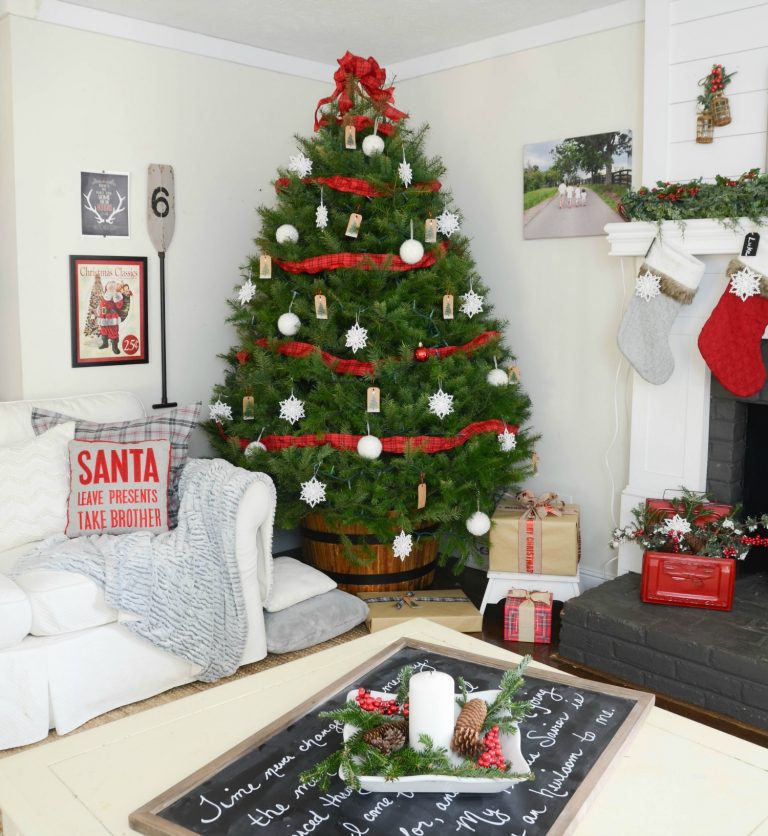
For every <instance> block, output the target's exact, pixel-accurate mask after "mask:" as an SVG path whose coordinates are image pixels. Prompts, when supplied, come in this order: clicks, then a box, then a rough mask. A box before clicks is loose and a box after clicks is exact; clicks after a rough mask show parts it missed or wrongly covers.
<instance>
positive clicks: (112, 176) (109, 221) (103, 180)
mask: <svg viewBox="0 0 768 836" xmlns="http://www.w3.org/2000/svg"><path fill="white" fill-rule="evenodd" d="M128 181H129V175H128V174H127V173H126V172H120V171H81V172H80V229H81V233H82V234H83V235H100V236H102V237H111V238H128V237H129V235H130V230H129V217H130V212H129V203H128Z"/></svg>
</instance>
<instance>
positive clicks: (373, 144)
mask: <svg viewBox="0 0 768 836" xmlns="http://www.w3.org/2000/svg"><path fill="white" fill-rule="evenodd" d="M378 130H379V120H378V119H377V120H376V121H375V122H374V124H373V133H372V134H370V135H369V136H367V137H366V138H365V139H364V140H363V154H365V156H366V157H375V156H376V154H381V153H382V152H383V151H384V140H383V139H382V138H381V137H380V136H379V134H378Z"/></svg>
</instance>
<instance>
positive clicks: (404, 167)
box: [397, 149, 413, 189]
mask: <svg viewBox="0 0 768 836" xmlns="http://www.w3.org/2000/svg"><path fill="white" fill-rule="evenodd" d="M397 176H398V177H399V178H400V180H401V182H402V184H403V185H404V186H405V188H406V189H407V188H408V186H410V185H411V183H412V182H413V169H412V168H411V164H410V163H409V162H408V160H406V159H405V149H403V161H402V162H401V163H400V165H399V166H398V167H397Z"/></svg>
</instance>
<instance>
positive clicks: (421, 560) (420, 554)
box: [301, 514, 437, 592]
mask: <svg viewBox="0 0 768 836" xmlns="http://www.w3.org/2000/svg"><path fill="white" fill-rule="evenodd" d="M341 533H343V534H345V535H346V536H347V537H348V538H349V539H350V540H351V541H352V544H353V549H354V550H355V552H356V553H357V554H359V555H360V559H361V560H362V561H365V562H364V563H360V564H358V565H356V564H354V563H350V562H349V560H347V558H346V556H345V554H344V548H343V546H342V544H341V537H340V536H339V535H340V534H341ZM415 533H418V534H419V535H421V536H419V537H416V536H414V538H413V540H414V542H413V550H412V551H411V553H410V554H409V555H408V557H407V558H406V559H405V560H400V558H399V557H395V556H394V554H392V542H391V541H389V542H387V543H382V542H381V541H380V540H378V539H377V537H376V535H374V534H371V532H370V531H369V530H368V529H367V528H365V527H364V526H362V525H346V526H330V525H328V524H327V523H326V521H325V519H324V518H323V516H322V515H321V514H307V516H306V517H305V518H304V523H303V525H302V528H301V534H302V548H303V551H304V559H305V560H307V561H308V562H309V563H311V564H312V565H313V566H314V567H315V568H317V569H319V570H320V571H321V572H325V574H326V575H329V576H330V577H332V578H333V579H334V580H335V581H336V583H337V584H338V585H339V588H340V589H345V590H346V591H347V592H377V591H379V590H381V591H384V590H406V589H426V588H427V587H429V586H430V585H431V584H432V581H433V580H434V577H435V567H436V566H437V539H436V538H435V537H434V536H425V535H433V534H436V533H437V526H436V525H435V526H430V527H429V528H421V529H419V530H418V532H415ZM392 536H393V537H394V534H393V535H392ZM366 546H367V547H368V551H367V553H366V548H365V547H366ZM371 552H372V553H373V556H374V560H373V561H371V559H370V555H371Z"/></svg>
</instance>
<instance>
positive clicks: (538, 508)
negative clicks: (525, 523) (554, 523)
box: [517, 491, 565, 520]
mask: <svg viewBox="0 0 768 836" xmlns="http://www.w3.org/2000/svg"><path fill="white" fill-rule="evenodd" d="M517 502H518V503H519V504H520V505H522V506H523V508H525V513H524V514H523V516H524V517H538V519H540V520H543V519H546V516H547V514H554V515H555V516H556V517H561V516H562V515H563V506H564V505H565V503H564V502H563V500H562V499H558V498H557V494H556V493H543V494H542V495H541V496H536V494H535V493H533V491H520V493H519V494H518V495H517Z"/></svg>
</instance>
